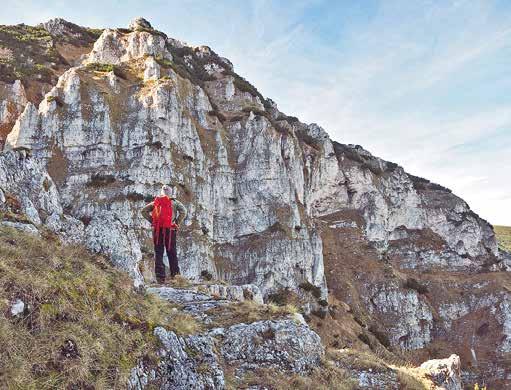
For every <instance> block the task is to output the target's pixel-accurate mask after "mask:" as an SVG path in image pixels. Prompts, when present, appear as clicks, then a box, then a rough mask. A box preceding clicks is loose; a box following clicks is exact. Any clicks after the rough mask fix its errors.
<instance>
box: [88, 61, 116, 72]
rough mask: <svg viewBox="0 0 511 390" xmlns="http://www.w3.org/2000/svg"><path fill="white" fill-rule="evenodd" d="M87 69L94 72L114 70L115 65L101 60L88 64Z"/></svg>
mask: <svg viewBox="0 0 511 390" xmlns="http://www.w3.org/2000/svg"><path fill="white" fill-rule="evenodd" d="M87 69H88V70H92V71H94V72H114V71H115V65H112V64H101V63H99V62H93V63H90V64H87Z"/></svg>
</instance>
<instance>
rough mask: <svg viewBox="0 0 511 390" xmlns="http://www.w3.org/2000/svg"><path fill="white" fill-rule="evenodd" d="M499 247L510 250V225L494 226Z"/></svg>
mask: <svg viewBox="0 0 511 390" xmlns="http://www.w3.org/2000/svg"><path fill="white" fill-rule="evenodd" d="M493 228H494V229H495V234H496V235H497V241H498V243H499V247H500V248H502V249H504V250H505V251H508V252H511V226H494V227H493Z"/></svg>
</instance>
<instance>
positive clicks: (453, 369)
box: [420, 354, 463, 390]
mask: <svg viewBox="0 0 511 390" xmlns="http://www.w3.org/2000/svg"><path fill="white" fill-rule="evenodd" d="M420 368H421V369H423V370H425V371H426V372H427V373H426V375H427V376H428V377H429V378H430V379H431V380H432V381H433V383H435V385H436V386H437V389H439V390H463V384H462V383H461V363H460V357H459V356H458V355H454V354H453V355H451V356H449V357H448V358H447V359H434V360H428V361H427V362H424V363H422V364H421V366H420Z"/></svg>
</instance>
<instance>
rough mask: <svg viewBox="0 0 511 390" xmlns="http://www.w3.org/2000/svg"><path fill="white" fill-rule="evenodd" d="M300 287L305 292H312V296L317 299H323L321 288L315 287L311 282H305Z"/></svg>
mask: <svg viewBox="0 0 511 390" xmlns="http://www.w3.org/2000/svg"><path fill="white" fill-rule="evenodd" d="M298 287H300V288H301V289H302V290H304V291H308V292H310V293H311V294H312V296H313V297H315V298H317V299H319V298H321V288H319V287H317V286H314V285H313V284H312V283H311V282H309V281H305V282H303V283H301V284H300V285H299V286H298Z"/></svg>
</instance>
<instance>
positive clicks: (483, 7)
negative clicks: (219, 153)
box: [0, 0, 511, 225]
mask: <svg viewBox="0 0 511 390" xmlns="http://www.w3.org/2000/svg"><path fill="white" fill-rule="evenodd" d="M2 3H3V10H2V13H1V15H0V24H15V23H21V22H24V23H27V24H37V23H38V22H41V21H44V20H47V19H50V18H52V17H57V16H59V17H63V18H65V19H67V20H69V21H72V22H74V23H77V24H81V25H85V26H91V27H124V26H127V25H128V23H129V21H130V20H131V19H132V18H133V17H135V16H143V17H145V18H147V19H148V20H149V21H150V22H151V23H152V24H153V26H154V27H155V28H158V29H159V30H162V31H164V32H165V33H167V34H168V35H169V36H172V37H174V38H178V39H181V40H184V41H186V42H189V43H190V44H193V45H201V44H205V45H209V46H211V47H212V48H213V49H214V50H215V51H216V52H217V53H219V54H220V55H222V56H225V57H228V58H229V59H230V60H231V61H232V62H233V63H234V66H235V69H236V70H237V72H238V73H240V74H241V75H243V76H244V77H246V78H247V79H248V80H250V81H251V82H252V83H253V84H255V85H256V87H257V88H258V89H259V90H260V91H261V92H262V93H263V95H265V96H268V97H271V98H272V99H273V100H275V101H276V102H277V103H278V105H279V108H280V109H281V110H282V111H284V112H286V113H287V114H289V115H294V116H298V117H299V118H300V119H301V120H302V121H305V122H316V123H318V124H320V125H321V126H323V127H324V128H325V129H326V130H327V131H328V132H329V134H330V135H331V137H332V138H333V139H335V140H337V141H340V142H343V143H355V144H360V145H362V146H364V147H365V148H366V149H368V150H369V151H371V152H372V153H373V154H375V155H377V156H380V157H383V158H385V159H388V160H391V161H394V162H397V163H399V164H401V165H403V166H404V167H405V169H406V170H407V171H408V172H410V173H412V174H415V175H419V176H423V177H426V178H428V179H430V180H433V181H436V182H438V183H440V184H442V185H444V186H447V187H449V188H451V189H452V190H453V191H454V193H456V194H457V195H459V196H461V197H462V198H464V199H465V200H467V202H468V203H469V204H470V205H471V207H472V209H473V210H474V211H476V212H477V213H478V214H480V215H481V216H482V217H483V218H486V219H487V220H489V221H490V222H491V223H494V224H507V225H511V180H510V172H511V94H510V92H511V77H510V76H511V74H510V73H511V72H510V69H511V2H510V1H508V0H505V1H504V0H501V1H493V0H484V1H478V0H470V1H468V0H467V1H465V0H457V1H454V0H452V1H449V0H438V1H432V0H429V1H428V0H402V1H393V0H381V1H376V0H375V1H371V0H367V1H362V0H360V1H358V0H357V1H333V0H331V1H323V0H310V1H301V0H295V1H283V0H282V1H264V0H257V1H256V0H254V1H248V0H244V1H221V0H217V1H205V0H204V1H186V0H185V1H175V2H174V1H150V0H148V1H144V2H142V1H130V0H124V1H96V0H88V1H81V0H75V1H72V2H69V1H51V0H45V1H34V0H32V1H31V0H24V1H12V0H4V1H3V2H2Z"/></svg>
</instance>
